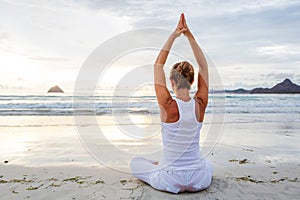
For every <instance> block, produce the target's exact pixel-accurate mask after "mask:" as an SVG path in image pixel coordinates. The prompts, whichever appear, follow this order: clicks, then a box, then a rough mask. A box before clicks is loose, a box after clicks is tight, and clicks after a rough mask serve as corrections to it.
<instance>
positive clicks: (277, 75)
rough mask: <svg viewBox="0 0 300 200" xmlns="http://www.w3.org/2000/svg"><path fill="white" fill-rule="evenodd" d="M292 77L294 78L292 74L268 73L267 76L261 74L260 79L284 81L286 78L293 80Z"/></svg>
mask: <svg viewBox="0 0 300 200" xmlns="http://www.w3.org/2000/svg"><path fill="white" fill-rule="evenodd" d="M294 76H296V75H295V74H293V73H268V74H261V77H262V78H267V79H272V80H284V79H286V78H289V79H291V80H293V78H294Z"/></svg>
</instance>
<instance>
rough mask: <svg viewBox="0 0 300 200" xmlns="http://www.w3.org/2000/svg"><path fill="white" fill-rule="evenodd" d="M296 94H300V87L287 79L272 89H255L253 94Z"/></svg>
mask: <svg viewBox="0 0 300 200" xmlns="http://www.w3.org/2000/svg"><path fill="white" fill-rule="evenodd" d="M266 93H267V94H278V93H279V94H287V93H290V94H295V93H300V86H299V85H296V84H295V83H293V82H292V81H291V80H290V79H285V80H284V81H283V82H281V83H278V84H277V85H275V86H274V87H272V88H254V89H253V90H252V91H251V94H266Z"/></svg>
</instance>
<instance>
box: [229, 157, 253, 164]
mask: <svg viewBox="0 0 300 200" xmlns="http://www.w3.org/2000/svg"><path fill="white" fill-rule="evenodd" d="M229 162H238V163H239V164H240V165H242V164H247V163H252V164H255V163H254V162H250V160H248V159H247V158H244V159H241V160H238V159H231V160H229Z"/></svg>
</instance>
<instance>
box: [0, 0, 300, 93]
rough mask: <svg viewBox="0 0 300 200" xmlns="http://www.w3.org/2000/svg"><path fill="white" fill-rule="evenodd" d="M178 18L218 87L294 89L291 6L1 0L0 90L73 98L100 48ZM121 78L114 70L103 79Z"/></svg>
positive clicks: (297, 70)
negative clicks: (56, 90) (59, 92)
mask: <svg viewBox="0 0 300 200" xmlns="http://www.w3.org/2000/svg"><path fill="white" fill-rule="evenodd" d="M182 12H184V13H185V15H186V18H187V23H188V25H189V27H190V29H191V30H192V32H193V33H194V35H195V37H196V39H197V41H198V42H199V44H200V46H201V48H202V49H203V50H204V51H205V53H206V54H207V56H208V57H209V59H210V60H211V61H212V63H213V65H214V67H215V68H216V70H217V72H218V74H219V76H220V78H221V80H222V83H223V86H224V88H226V89H236V88H240V87H243V88H246V89H251V88H254V87H271V86H272V85H274V84H276V83H278V82H281V81H283V80H284V79H285V78H290V79H291V80H292V81H293V82H295V83H297V84H300V37H299V35H300V1H297V0H273V1H268V0H265V1H258V0H256V1H244V0H235V1H233V0H229V1H221V0H211V1H204V0H189V1H176V0H173V1H152V0H148V1H143V0H122V1H121V0H116V1H108V0H106V1H104V0H98V1H96V0H81V1H78V0H64V1H44V0H27V1H24V0H9V1H8V0H7V1H6V0H0V70H1V73H0V92H44V91H47V90H48V89H49V88H50V87H51V86H54V85H59V86H61V88H62V89H63V90H65V91H66V92H72V91H73V88H74V84H75V81H76V78H77V76H78V73H79V72H80V69H81V68H82V65H83V63H84V62H85V61H86V59H87V58H88V56H89V55H90V54H91V52H93V51H94V50H95V49H96V48H97V47H99V46H100V45H101V44H102V43H103V42H105V41H108V40H110V39H111V38H112V37H113V36H116V35H119V34H122V33H124V32H127V31H132V30H136V29H139V28H145V27H148V28H149V27H150V28H162V29H166V30H170V31H171V30H173V29H174V28H175V26H176V24H177V21H178V18H179V16H180V13H182ZM147 39H149V38H147ZM153 39H154V38H153ZM165 39H166V38H165ZM179 43H180V45H182V50H185V49H186V48H188V43H187V42H185V43H184V41H183V39H182V38H180V42H179ZM123 45H126V42H124V44H123ZM179 49H180V48H179ZM157 53H158V52H144V53H143V52H137V53H136V54H135V55H129V56H128V57H127V58H121V59H119V60H117V62H115V65H116V66H118V67H119V69H120V67H122V66H127V68H126V69H129V68H130V65H131V64H132V63H131V62H133V60H134V59H136V58H140V59H139V63H138V64H139V65H143V62H144V64H145V65H147V64H148V65H149V64H151V62H152V60H153V62H154V59H155V56H156V55H157ZM179 53H180V52H179ZM147 55H149V56H147ZM130 56H133V57H132V58H131V57H130ZM130 58H131V59H130ZM175 60H176V59H175V58H174V59H171V58H170V62H171V61H175ZM168 64H171V63H168ZM118 67H116V69H118ZM113 73H115V75H112V74H113ZM126 73H127V72H126V70H123V71H122V70H115V72H111V73H109V74H107V75H106V76H107V77H106V79H110V80H113V79H118V78H122V76H124V75H126ZM104 84H105V86H106V87H107V88H110V87H113V86H114V85H113V84H114V82H113V81H112V82H111V83H109V82H106V83H104ZM110 84H111V85H110Z"/></svg>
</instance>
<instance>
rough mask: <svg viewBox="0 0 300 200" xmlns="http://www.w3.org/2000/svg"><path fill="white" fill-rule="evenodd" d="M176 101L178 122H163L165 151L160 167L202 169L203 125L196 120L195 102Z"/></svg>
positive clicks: (176, 99)
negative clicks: (200, 145)
mask: <svg viewBox="0 0 300 200" xmlns="http://www.w3.org/2000/svg"><path fill="white" fill-rule="evenodd" d="M175 101H176V103H177V107H178V113H179V119H178V121H176V122H173V123H165V122H161V128H162V140H163V145H164V150H163V156H162V159H161V162H160V166H162V167H165V166H168V167H169V168H172V169H176V170H182V169H196V168H201V167H202V162H201V154H200V147H199V139H200V129H201V127H202V123H201V122H198V121H197V118H196V111H195V100H194V99H191V100H189V101H187V102H184V101H182V100H180V99H178V98H175Z"/></svg>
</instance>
